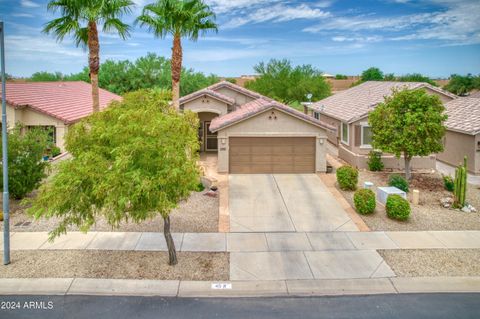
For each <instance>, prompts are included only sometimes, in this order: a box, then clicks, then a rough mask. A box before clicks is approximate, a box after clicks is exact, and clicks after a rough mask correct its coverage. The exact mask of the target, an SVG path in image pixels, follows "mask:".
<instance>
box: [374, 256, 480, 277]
mask: <svg viewBox="0 0 480 319" xmlns="http://www.w3.org/2000/svg"><path fill="white" fill-rule="evenodd" d="M378 252H379V254H380V255H381V256H382V257H383V258H384V259H385V261H386V262H387V264H388V265H389V266H390V267H391V268H392V270H393V271H394V272H395V274H396V275H397V276H399V277H422V276H426V277H437V276H449V277H450V276H480V249H448V250H447V249H427V250H380V251H378Z"/></svg>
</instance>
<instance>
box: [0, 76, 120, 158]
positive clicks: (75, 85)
mask: <svg viewBox="0 0 480 319" xmlns="http://www.w3.org/2000/svg"><path fill="white" fill-rule="evenodd" d="M6 88H7V91H6V97H7V99H6V102H7V125H8V127H10V128H12V127H13V126H15V125H16V124H21V125H24V126H25V128H26V129H28V128H29V127H44V128H46V129H49V130H50V132H51V141H52V142H53V143H55V145H57V146H58V147H59V148H60V150H61V151H62V152H64V151H65V147H64V136H65V134H66V133H67V131H68V127H69V126H70V125H72V124H73V123H75V122H77V121H79V120H80V119H82V118H84V117H86V116H88V115H90V114H91V113H92V87H91V85H90V84H88V83H85V82H81V81H78V82H25V83H20V82H18V83H9V82H7V83H6ZM0 92H1V88H0ZM99 94H100V109H103V108H105V107H106V106H107V105H108V104H109V103H110V102H111V101H113V100H120V99H121V97H120V96H118V95H116V94H113V93H110V92H108V91H105V90H102V89H100V90H99Z"/></svg>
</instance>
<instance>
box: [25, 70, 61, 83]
mask: <svg viewBox="0 0 480 319" xmlns="http://www.w3.org/2000/svg"><path fill="white" fill-rule="evenodd" d="M63 78H64V75H63V74H62V73H61V72H55V73H50V72H46V71H41V72H35V73H33V74H32V76H31V77H30V78H29V79H28V80H29V81H32V82H52V81H62V80H63Z"/></svg>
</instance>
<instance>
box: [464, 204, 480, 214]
mask: <svg viewBox="0 0 480 319" xmlns="http://www.w3.org/2000/svg"><path fill="white" fill-rule="evenodd" d="M462 212H464V213H476V212H477V209H476V208H475V207H473V206H472V205H470V204H467V205H465V206H464V207H463V208H462Z"/></svg>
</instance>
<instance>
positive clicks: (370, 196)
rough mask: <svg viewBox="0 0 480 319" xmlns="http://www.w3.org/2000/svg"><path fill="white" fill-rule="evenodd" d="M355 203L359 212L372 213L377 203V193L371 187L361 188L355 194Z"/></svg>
mask: <svg viewBox="0 0 480 319" xmlns="http://www.w3.org/2000/svg"><path fill="white" fill-rule="evenodd" d="M353 203H354V204H355V209H356V210H357V212H358V213H359V214H362V215H367V214H371V213H373V212H374V211H375V207H376V205H377V202H376V200H375V193H374V192H373V191H372V190H371V189H359V190H358V191H356V192H355V194H354V195H353Z"/></svg>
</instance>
